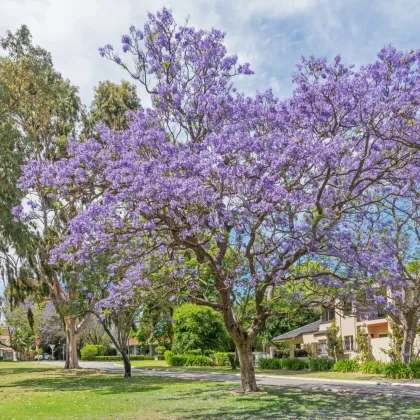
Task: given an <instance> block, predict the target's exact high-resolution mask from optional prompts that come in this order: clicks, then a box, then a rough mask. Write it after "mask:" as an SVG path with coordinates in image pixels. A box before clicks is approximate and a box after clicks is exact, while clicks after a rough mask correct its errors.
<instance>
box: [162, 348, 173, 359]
mask: <svg viewBox="0 0 420 420" xmlns="http://www.w3.org/2000/svg"><path fill="white" fill-rule="evenodd" d="M172 356H174V353H173V352H172V351H170V350H166V351H165V353H164V354H163V357H164V359H165V360H166V361H168V359H169V358H170V357H172Z"/></svg>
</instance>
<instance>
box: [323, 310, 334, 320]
mask: <svg viewBox="0 0 420 420" xmlns="http://www.w3.org/2000/svg"><path fill="white" fill-rule="evenodd" d="M334 318H335V309H334V308H333V309H326V310H324V312H322V321H323V322H328V321H332V320H333V319H334Z"/></svg>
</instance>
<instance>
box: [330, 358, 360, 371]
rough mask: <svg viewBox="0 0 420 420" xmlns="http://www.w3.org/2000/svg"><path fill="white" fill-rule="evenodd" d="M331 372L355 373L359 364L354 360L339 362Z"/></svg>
mask: <svg viewBox="0 0 420 420" xmlns="http://www.w3.org/2000/svg"><path fill="white" fill-rule="evenodd" d="M332 370H333V371H334V372H357V371H358V370H359V364H358V363H357V362H356V361H355V360H339V361H338V362H337V363H335V364H334V366H333V368H332Z"/></svg>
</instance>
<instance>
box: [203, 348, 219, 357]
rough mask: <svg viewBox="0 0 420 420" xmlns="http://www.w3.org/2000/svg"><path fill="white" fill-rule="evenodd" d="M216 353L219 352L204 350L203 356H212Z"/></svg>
mask: <svg viewBox="0 0 420 420" xmlns="http://www.w3.org/2000/svg"><path fill="white" fill-rule="evenodd" d="M215 353H217V351H216V350H209V349H207V350H203V356H207V357H208V356H210V355H211V354H215Z"/></svg>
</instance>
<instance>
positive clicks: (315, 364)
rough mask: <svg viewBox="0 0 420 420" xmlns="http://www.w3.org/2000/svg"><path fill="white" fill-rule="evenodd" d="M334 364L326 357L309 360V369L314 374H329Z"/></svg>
mask: <svg viewBox="0 0 420 420" xmlns="http://www.w3.org/2000/svg"><path fill="white" fill-rule="evenodd" d="M333 365H334V362H333V361H332V360H331V359H327V358H325V357H319V358H314V359H309V369H311V370H312V371H314V372H328V371H330V370H331V368H332V367H333Z"/></svg>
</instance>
